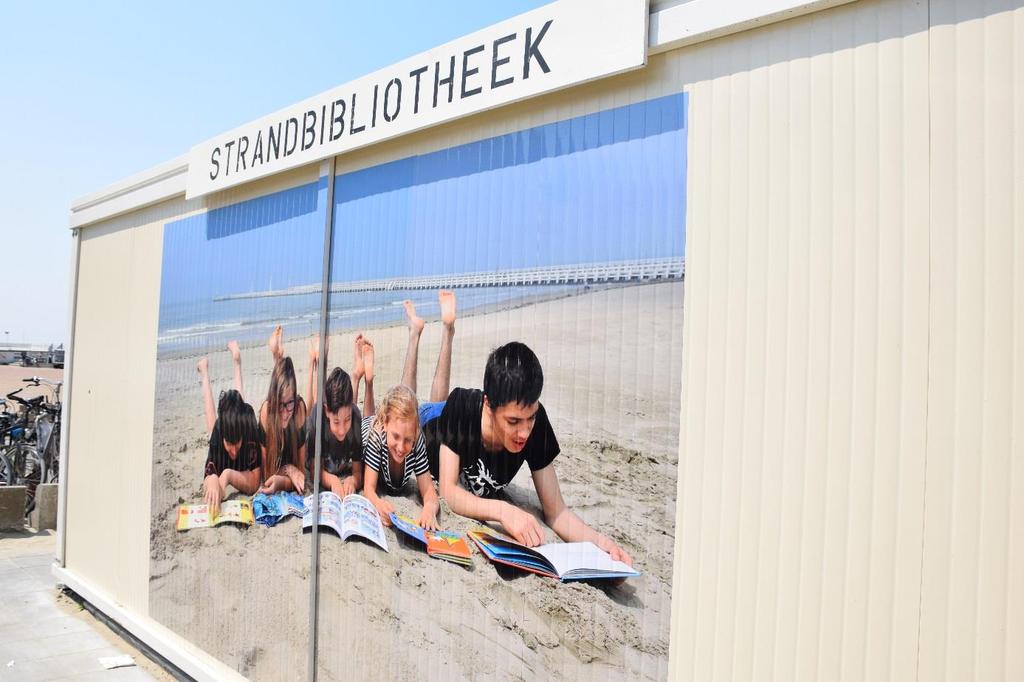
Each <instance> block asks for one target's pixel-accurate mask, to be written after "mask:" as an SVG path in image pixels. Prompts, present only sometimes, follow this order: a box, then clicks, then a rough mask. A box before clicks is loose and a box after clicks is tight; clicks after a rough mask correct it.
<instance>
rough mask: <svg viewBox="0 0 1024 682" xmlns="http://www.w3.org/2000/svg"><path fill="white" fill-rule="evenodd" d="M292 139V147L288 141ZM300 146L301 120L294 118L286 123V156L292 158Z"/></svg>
mask: <svg viewBox="0 0 1024 682" xmlns="http://www.w3.org/2000/svg"><path fill="white" fill-rule="evenodd" d="M289 139H291V147H289V146H288V140H289ZM298 144H299V119H297V118H295V117H294V116H292V117H291V118H290V119H288V120H287V121H285V122H284V155H285V156H291V155H292V154H294V153H295V147H296V146H297V145H298Z"/></svg>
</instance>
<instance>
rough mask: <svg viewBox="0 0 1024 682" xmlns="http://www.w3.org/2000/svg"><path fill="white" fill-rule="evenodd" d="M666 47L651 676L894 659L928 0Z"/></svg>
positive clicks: (863, 675) (904, 554)
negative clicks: (670, 256) (663, 388)
mask: <svg viewBox="0 0 1024 682" xmlns="http://www.w3.org/2000/svg"><path fill="white" fill-rule="evenodd" d="M673 55H674V59H675V60H677V61H678V63H679V68H680V69H681V71H682V78H683V80H684V81H685V82H687V83H688V86H687V88H688V90H689V91H690V107H691V108H690V119H689V120H690V141H689V183H690V185H689V195H688V200H689V205H688V215H687V232H688V235H687V253H686V260H687V274H686V279H687V286H686V300H685V323H684V325H685V329H684V355H685V358H684V380H683V386H684V389H683V390H684V402H683V417H682V434H683V442H682V453H681V460H680V470H679V497H678V499H679V502H678V505H679V517H678V519H679V521H678V524H679V525H678V527H677V538H676V555H675V557H676V558H675V560H676V571H675V583H674V597H673V626H674V631H673V650H672V660H671V667H672V672H673V675H674V676H675V677H676V678H678V679H695V680H730V679H731V680H752V679H756V680H772V679H774V680H785V681H788V680H843V679H849V680H862V679H870V680H884V679H893V680H908V679H913V678H914V677H915V674H916V666H917V640H918V613H919V606H920V572H921V552H922V524H923V514H924V492H925V490H924V461H925V446H926V419H927V416H926V415H927V411H926V396H927V370H928V360H927V358H928V310H929V308H928V300H929V299H928V265H929V260H928V253H929V237H928V219H929V202H928V173H929V167H928V7H927V4H926V3H916V2H909V1H903V0H900V1H891V2H889V1H886V2H869V1H867V0H865V1H862V2H857V3H854V4H852V5H848V6H844V7H842V8H837V9H834V10H830V11H826V12H821V13H818V14H815V15H812V16H809V17H805V18H801V19H796V20H793V21H788V22H785V23H782V24H778V25H775V26H771V27H768V28H764V29H760V30H757V31H751V32H747V33H743V34H740V35H737V36H733V37H730V38H726V39H721V40H716V41H713V42H711V43H708V44H705V45H699V46H695V47H694V48H692V49H684V50H680V51H678V52H676V53H673Z"/></svg>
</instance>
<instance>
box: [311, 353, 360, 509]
mask: <svg viewBox="0 0 1024 682" xmlns="http://www.w3.org/2000/svg"><path fill="white" fill-rule="evenodd" d="M309 359H310V362H309V375H310V380H309V390H308V393H309V395H310V401H311V402H312V404H313V407H312V409H311V410H310V411H309V417H308V418H307V420H306V467H307V471H306V474H307V475H311V472H312V469H313V460H314V453H315V452H316V450H315V446H316V415H317V404H316V383H315V379H314V377H315V376H316V367H317V364H318V359H319V352H318V349H315V348H314V346H313V344H312V343H311V344H310V357H309ZM321 419H322V420H323V423H322V424H321V425H320V486H321V488H322V489H323V490H330V491H331V492H333V493H334V494H335V495H338V496H339V497H345V496H346V495H351V494H353V493H355V492H356V491H357V490H359V489H360V488H362V487H363V439H362V434H361V430H360V428H359V427H360V424H361V423H362V415H361V414H360V413H359V408H358V407H357V406H356V405H354V404H353V393H352V380H351V378H350V377H349V375H348V373H347V372H346V371H345V370H343V369H342V368H340V367H335V368H334V369H333V370H331V373H330V375H329V376H328V377H327V381H325V382H324V411H323V417H321Z"/></svg>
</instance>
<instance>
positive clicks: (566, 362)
mask: <svg viewBox="0 0 1024 682" xmlns="http://www.w3.org/2000/svg"><path fill="white" fill-rule="evenodd" d="M682 301H683V285H682V283H681V282H672V283H661V284H650V285H643V286H631V287H622V288H611V289H603V290H596V291H592V292H589V293H584V294H580V295H577V296H572V297H568V298H560V299H557V300H548V301H544V302H540V303H535V304H531V305H524V306H520V307H517V308H514V309H509V310H503V311H491V312H487V313H484V314H477V315H469V316H463V317H460V318H459V320H458V322H457V324H456V335H455V343H454V355H453V362H452V377H451V385H452V386H453V387H455V386H465V387H480V385H481V383H482V380H483V367H484V363H485V360H486V357H487V354H488V352H489V351H490V350H491V349H492V348H494V347H496V346H498V345H500V344H502V343H504V342H506V341H510V340H520V341H523V342H525V343H527V344H528V345H529V346H530V347H531V348H533V349H534V351H535V352H536V353H537V355H538V357H539V358H540V360H541V363H542V364H543V367H544V373H545V386H544V391H543V394H542V396H541V402H542V403H543V404H544V406H545V408H546V410H547V412H548V415H549V416H550V418H551V421H552V425H553V427H554V430H555V433H556V434H557V437H558V440H559V444H560V446H561V454H560V455H559V456H558V458H557V459H556V460H555V466H556V469H557V471H558V475H559V479H560V481H561V487H562V492H563V495H564V497H565V500H566V502H567V504H568V505H569V506H570V507H571V508H572V509H573V510H575V511H576V512H577V513H578V514H579V515H580V516H581V517H582V518H583V519H584V520H585V521H586V522H587V523H589V524H590V525H592V526H593V527H595V528H596V529H598V530H600V531H601V532H604V533H606V534H608V535H609V536H611V537H612V538H613V539H615V541H616V542H618V543H619V544H620V545H622V546H623V547H624V548H625V549H626V550H627V551H628V552H629V553H630V554H631V555H632V556H633V558H634V562H635V566H636V567H637V568H638V569H639V570H640V571H641V572H642V573H643V575H642V576H641V577H639V578H634V579H631V580H628V581H626V583H625V584H623V585H620V586H609V585H601V584H594V583H560V582H558V581H556V580H552V579H549V578H543V577H540V576H534V575H531V574H527V573H520V572H515V571H505V570H500V571H499V570H497V569H496V568H495V566H494V565H493V564H491V563H490V562H488V561H487V560H486V559H485V558H484V557H483V555H481V554H480V553H479V552H477V551H476V550H474V554H473V562H474V563H473V567H472V568H471V569H465V568H461V567H459V566H457V565H454V564H450V563H447V562H443V561H439V560H436V559H433V558H430V557H428V556H427V554H426V553H425V552H424V551H423V550H422V549H420V548H418V547H416V546H413V545H411V544H408V543H406V542H404V541H403V540H400V539H399V537H398V536H397V535H396V534H395V533H394V532H393V531H391V530H388V531H387V536H388V543H389V546H390V552H389V553H385V552H383V551H381V550H380V549H378V548H376V547H374V546H372V545H370V544H368V543H364V542H361V541H360V540H358V539H357V540H350V541H348V542H342V541H341V540H340V539H339V538H338V537H336V536H334V535H331V534H330V533H324V534H323V535H322V536H321V547H320V569H321V574H320V593H319V600H320V601H319V604H320V608H319V622H318V628H319V639H318V658H317V661H318V666H319V675H320V676H321V678H322V679H325V680H334V679H350V678H351V676H352V675H353V674H355V675H359V676H362V677H364V678H366V679H414V678H416V679H418V678H430V679H434V678H441V677H443V678H444V679H471V678H474V677H484V678H488V679H525V680H531V679H548V678H556V679H557V678H563V679H566V678H583V679H664V678H665V676H666V675H667V670H668V646H669V644H668V643H669V639H668V638H669V617H670V608H669V607H670V600H671V584H670V583H671V578H672V548H673V541H674V540H673V539H674V519H675V495H676V482H677V460H678V442H679V400H680V376H681V360H682V319H683V317H682V316H683V311H682ZM407 334H408V332H407V330H406V328H405V327H404V326H395V327H389V328H382V329H375V330H372V331H369V332H368V335H369V337H370V338H371V339H372V341H373V343H374V346H375V348H376V350H377V353H376V365H377V378H376V380H375V391H376V393H377V395H378V396H381V395H383V393H384V391H386V390H387V388H388V387H390V386H392V385H393V384H395V383H397V382H398V380H399V376H400V374H401V369H402V362H403V358H404V354H405V347H406V340H407ZM353 337H354V333H344V334H337V335H333V336H332V337H331V356H330V358H329V360H328V364H327V367H328V368H330V367H333V366H335V365H341V366H342V367H344V368H346V369H350V368H351V364H352V340H353ZM439 337H440V332H439V323H438V322H437V321H435V320H430V319H428V321H427V327H426V330H425V332H424V334H423V337H422V341H421V346H420V355H419V365H418V367H419V369H418V375H419V376H418V379H419V386H418V388H419V391H418V393H419V396H420V398H421V399H424V398H425V397H426V395H427V393H428V392H429V385H430V380H431V377H432V374H433V370H434V364H435V362H436V358H437V352H438V348H439ZM285 339H286V351H287V353H288V354H289V355H291V357H292V359H293V361H294V362H295V367H296V373H297V377H298V383H299V391H300V393H303V394H304V393H305V385H306V372H307V367H308V359H307V338H293V337H289V336H288V330H287V329H285ZM197 359H198V358H197V357H177V358H169V359H162V360H160V361H159V362H158V364H157V395H156V405H155V407H156V412H155V431H154V453H153V457H154V472H153V519H152V526H151V576H150V604H149V613H150V615H151V616H152V617H154V618H155V619H156V620H157V621H159V622H161V623H163V624H164V625H166V626H167V627H169V628H171V629H172V630H174V631H176V632H179V633H182V634H183V635H184V636H185V637H187V638H188V639H189V640H191V641H192V642H194V643H196V644H197V645H199V646H200V647H202V648H203V649H205V650H206V651H208V652H210V653H211V654H212V655H214V656H215V657H217V658H219V659H220V660H222V661H225V662H226V663H228V664H229V665H232V666H233V667H235V668H236V669H238V670H239V671H240V672H241V673H242V674H244V675H247V676H249V677H252V678H254V679H285V678H290V677H294V676H296V675H300V674H302V673H300V672H296V671H304V670H305V666H306V646H307V643H308V641H309V637H310V635H311V633H310V631H309V626H308V620H309V585H310V574H311V561H310V545H311V543H310V536H309V535H303V533H302V531H301V521H300V520H299V519H288V520H286V521H284V522H282V524H280V525H278V526H276V527H274V528H264V527H262V526H259V525H256V526H253V527H250V528H237V527H221V528H217V529H210V530H198V531H189V532H185V533H177V532H176V531H175V530H174V529H173V520H174V515H175V511H176V508H177V506H178V505H179V504H181V503H183V502H198V501H199V500H200V484H201V478H202V475H201V474H202V466H203V462H204V460H205V457H206V446H207V441H208V434H207V433H206V431H205V427H204V422H203V416H202V415H203V412H202V396H201V393H200V387H199V381H198V376H197V374H196V370H195V363H196V361H197ZM209 361H210V365H209V367H210V377H211V382H212V385H213V390H214V394H215V395H216V394H217V393H219V391H221V390H224V389H227V388H230V387H231V361H230V357H229V354H228V353H227V351H226V350H225V351H219V352H215V353H212V354H211V355H210V356H209ZM242 366H243V372H244V381H245V389H246V392H245V397H246V399H247V400H248V401H249V402H250V403H252V404H253V406H254V407H255V408H257V409H258V408H259V405H260V403H261V402H262V400H263V397H264V396H265V395H266V390H267V383H268V380H269V376H270V370H271V361H270V355H269V353H268V351H267V348H266V346H250V347H246V348H243V351H242ZM508 497H509V498H510V499H511V500H512V501H514V502H516V503H517V504H520V505H522V506H524V507H525V508H528V509H531V510H534V511H535V512H536V513H537V514H538V516H540V509H539V504H538V502H537V498H536V494H535V492H534V490H533V485H532V482H531V481H530V479H529V471H528V468H527V467H525V466H524V467H523V469H522V470H521V471H520V473H519V475H518V476H517V478H516V480H515V481H514V482H513V484H512V485H511V486H510V487H509V489H508ZM392 502H393V503H394V504H395V506H396V507H397V508H398V510H399V511H400V512H401V511H405V512H409V513H412V514H413V515H415V513H416V512H417V510H418V509H419V500H418V498H417V496H416V494H415V492H414V491H413V490H412V489H411V488H410V490H409V493H408V495H407V497H406V498H392ZM440 523H441V524H442V526H443V527H446V528H448V529H451V530H456V531H464V530H466V529H468V528H470V527H472V526H473V525H475V522H473V521H470V520H468V519H465V518H462V517H459V516H456V515H453V514H451V513H448V512H447V511H446V510H445V511H443V512H442V515H441V518H440ZM548 538H549V540H551V541H553V540H557V538H556V537H555V536H554V534H553V533H552V532H551V531H550V530H548ZM271 654H273V655H271Z"/></svg>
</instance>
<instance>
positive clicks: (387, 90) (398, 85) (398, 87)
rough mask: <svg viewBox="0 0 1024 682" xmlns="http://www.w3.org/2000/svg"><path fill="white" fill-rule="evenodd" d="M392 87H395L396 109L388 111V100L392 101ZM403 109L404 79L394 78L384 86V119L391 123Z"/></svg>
mask: <svg viewBox="0 0 1024 682" xmlns="http://www.w3.org/2000/svg"><path fill="white" fill-rule="evenodd" d="M391 88H395V110H394V111H392V112H391V113H388V102H390V101H391ZM401 110H402V81H400V80H398V79H397V78H392V79H391V80H390V81H389V82H388V84H387V85H386V86H385V87H384V120H385V121H387V122H388V123H391V122H392V121H394V120H395V118H396V117H397V116H398V112H399V111H401Z"/></svg>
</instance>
